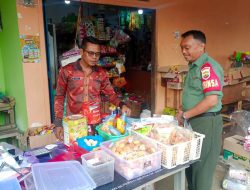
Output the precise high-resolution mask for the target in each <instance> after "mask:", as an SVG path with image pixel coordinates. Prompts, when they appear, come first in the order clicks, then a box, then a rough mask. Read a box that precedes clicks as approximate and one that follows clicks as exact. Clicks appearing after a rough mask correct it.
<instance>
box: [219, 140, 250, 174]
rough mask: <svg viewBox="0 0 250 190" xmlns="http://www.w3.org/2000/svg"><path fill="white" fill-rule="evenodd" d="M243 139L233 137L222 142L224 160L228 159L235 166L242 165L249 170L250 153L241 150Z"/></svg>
mask: <svg viewBox="0 0 250 190" xmlns="http://www.w3.org/2000/svg"><path fill="white" fill-rule="evenodd" d="M243 140H244V137H242V136H239V135H234V136H231V137H228V138H225V140H224V145H223V149H224V159H226V160H228V159H229V158H230V159H232V161H234V162H236V163H237V164H240V165H243V166H244V167H246V168H248V169H249V168H250V152H248V151H245V150H244V149H243Z"/></svg>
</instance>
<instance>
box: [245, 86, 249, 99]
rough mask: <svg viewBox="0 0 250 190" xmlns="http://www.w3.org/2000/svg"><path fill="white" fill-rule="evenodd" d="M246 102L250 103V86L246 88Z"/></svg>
mask: <svg viewBox="0 0 250 190" xmlns="http://www.w3.org/2000/svg"><path fill="white" fill-rule="evenodd" d="M245 100H249V101H250V85H248V86H246V95H245Z"/></svg>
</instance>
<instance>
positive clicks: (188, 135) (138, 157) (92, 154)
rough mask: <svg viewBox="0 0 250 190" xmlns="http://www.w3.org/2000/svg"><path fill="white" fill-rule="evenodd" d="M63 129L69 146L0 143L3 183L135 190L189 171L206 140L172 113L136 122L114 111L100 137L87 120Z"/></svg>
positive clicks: (72, 120) (73, 119)
mask: <svg viewBox="0 0 250 190" xmlns="http://www.w3.org/2000/svg"><path fill="white" fill-rule="evenodd" d="M63 125H64V143H62V142H55V143H53V144H49V145H46V146H42V147H36V148H34V147H33V148H31V149H29V150H27V151H25V152H22V151H20V150H18V149H17V148H16V147H14V146H13V145H8V144H7V143H2V144H0V148H1V149H0V151H1V152H0V155H1V157H0V164H2V165H3V163H7V165H6V166H2V165H1V167H0V180H5V181H6V187H7V186H9V184H12V185H13V186H14V185H16V186H18V187H19V189H27V190H30V189H37V190H40V189H47V190H49V189H53V190H54V189H60V190H63V189H85V190H87V189H89V190H90V189H95V188H97V189H107V188H108V189H126V188H128V187H129V188H130V189H132V188H136V187H138V186H141V185H142V184H143V183H145V184H146V183H148V181H150V180H152V181H154V180H153V179H155V178H157V177H158V178H159V176H168V175H170V174H175V173H177V172H180V171H184V169H185V168H186V167H188V166H189V164H190V163H193V162H195V161H197V160H198V159H199V157H200V153H201V148H202V141H203V138H204V135H202V134H199V133H196V132H193V131H191V130H189V129H187V128H183V127H179V126H178V125H177V122H176V121H175V119H174V117H173V116H169V115H161V116H158V117H149V118H141V119H133V118H128V117H126V115H120V114H119V113H117V114H115V113H112V114H111V115H108V116H106V117H105V118H104V119H103V121H102V123H101V124H100V125H99V126H97V128H96V129H97V131H98V135H96V136H87V134H88V125H87V122H86V118H85V117H84V116H81V115H74V116H69V117H66V118H65V119H64V123H63ZM37 130H38V131H39V132H37V131H33V132H32V135H35V134H38V133H42V134H44V135H46V134H47V135H51V130H52V129H51V128H49V127H48V128H45V129H44V128H43V129H39V128H37ZM44 130H45V131H44ZM38 136H41V135H38ZM31 137H32V136H31ZM31 137H29V138H31ZM33 137H34V136H33ZM47 143H48V142H47ZM167 174H168V175H167ZM13 176H15V177H17V178H15V177H14V178H12V177H13ZM181 176H182V181H184V182H185V180H183V178H184V175H181ZM10 179H11V180H10ZM139 179H140V182H138V180H139ZM122 184H123V185H122ZM116 185H117V186H116ZM3 187H4V186H3ZM0 189H2V187H1V183H0ZM180 189H182V188H180Z"/></svg>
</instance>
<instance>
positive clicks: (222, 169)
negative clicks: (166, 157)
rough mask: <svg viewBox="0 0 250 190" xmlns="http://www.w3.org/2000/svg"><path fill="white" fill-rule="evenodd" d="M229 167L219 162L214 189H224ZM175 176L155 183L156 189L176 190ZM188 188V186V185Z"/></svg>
mask: <svg viewBox="0 0 250 190" xmlns="http://www.w3.org/2000/svg"><path fill="white" fill-rule="evenodd" d="M226 171H227V167H226V166H225V165H224V164H223V163H221V162H219V163H218V164H217V167H216V171H215V174H214V180H213V188H212V190H223V189H222V186H221V184H222V181H223V179H224V176H225V174H226ZM173 184H174V177H173V176H171V177H169V178H166V179H163V180H161V181H159V182H157V183H156V184H155V187H154V188H155V190H174V185H173ZM186 189H187V186H186Z"/></svg>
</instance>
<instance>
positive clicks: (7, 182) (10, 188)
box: [0, 177, 22, 190]
mask: <svg viewBox="0 0 250 190" xmlns="http://www.w3.org/2000/svg"><path fill="white" fill-rule="evenodd" d="M0 189H1V190H22V189H21V187H20V185H19V182H18V180H17V178H16V177H10V178H7V179H3V180H0Z"/></svg>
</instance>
